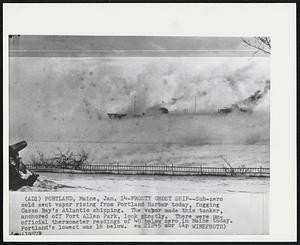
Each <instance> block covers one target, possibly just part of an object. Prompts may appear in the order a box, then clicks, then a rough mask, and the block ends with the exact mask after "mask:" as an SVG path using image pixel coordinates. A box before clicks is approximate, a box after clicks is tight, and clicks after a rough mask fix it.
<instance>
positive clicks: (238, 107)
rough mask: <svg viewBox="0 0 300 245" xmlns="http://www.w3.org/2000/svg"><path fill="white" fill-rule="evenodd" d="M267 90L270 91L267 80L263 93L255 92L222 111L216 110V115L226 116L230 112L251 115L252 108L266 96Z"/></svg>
mask: <svg viewBox="0 0 300 245" xmlns="http://www.w3.org/2000/svg"><path fill="white" fill-rule="evenodd" d="M269 89H270V81H269V80H267V81H266V85H265V87H264V90H263V91H261V90H257V91H256V92H255V93H254V94H253V95H251V96H249V97H248V98H246V99H244V100H241V101H239V102H237V103H235V104H232V105H231V106H230V107H224V108H222V109H218V113H219V114H228V113H232V112H242V113H252V111H253V108H254V107H255V106H256V105H257V104H259V102H260V101H261V100H262V98H263V97H264V96H265V95H266V93H267V92H268V90H269Z"/></svg>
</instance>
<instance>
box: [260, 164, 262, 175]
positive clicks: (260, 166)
mask: <svg viewBox="0 0 300 245" xmlns="http://www.w3.org/2000/svg"><path fill="white" fill-rule="evenodd" d="M259 170H260V176H262V167H261V166H260V167H259Z"/></svg>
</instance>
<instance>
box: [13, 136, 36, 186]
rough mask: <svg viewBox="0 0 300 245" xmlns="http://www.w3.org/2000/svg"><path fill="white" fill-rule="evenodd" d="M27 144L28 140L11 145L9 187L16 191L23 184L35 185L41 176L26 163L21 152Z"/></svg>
mask: <svg viewBox="0 0 300 245" xmlns="http://www.w3.org/2000/svg"><path fill="white" fill-rule="evenodd" d="M26 146H27V142H26V141H20V142H18V143H16V144H13V145H10V146H9V189H10V190H13V191H16V190H19V189H20V188H21V187H23V186H33V184H34V182H35V181H36V180H37V178H38V177H39V175H38V174H36V173H34V172H32V171H30V170H28V169H27V167H26V166H25V165H24V163H23V161H22V158H20V156H19V152H20V151H21V150H23V149H24V148H25V147H26Z"/></svg>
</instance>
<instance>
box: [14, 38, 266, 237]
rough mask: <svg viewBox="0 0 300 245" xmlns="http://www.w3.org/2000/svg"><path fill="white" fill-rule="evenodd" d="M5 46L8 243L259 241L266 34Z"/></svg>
mask: <svg viewBox="0 0 300 245" xmlns="http://www.w3.org/2000/svg"><path fill="white" fill-rule="evenodd" d="M9 45H10V46H9V52H10V53H9V54H10V57H9V61H10V63H9V70H10V74H9V75H10V80H9V91H10V111H9V116H10V125H9V126H10V135H9V136H10V145H9V189H10V205H11V206H10V221H11V223H10V232H11V233H12V234H15V235H42V234H53V235H55V234H61V233H65V234H70V233H71V234H73V233H74V232H75V233H77V234H110V233H114V234H115V233H116V232H119V233H121V234H122V233H124V234H174V233H178V234H211V233H213V234H268V210H269V209H268V193H269V180H270V157H269V147H270V144H269V140H270V133H269V132H270V99H269V92H270V87H271V81H270V55H271V38H270V37H242V38H236V37H234V38H231V37H218V38H216V37H158V36H134V37H130V36H122V37H121V36H30V35H11V36H9ZM47 192H51V194H48V193H47ZM53 192H54V193H53Z"/></svg>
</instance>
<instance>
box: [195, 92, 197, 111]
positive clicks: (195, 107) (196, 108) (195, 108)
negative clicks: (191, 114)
mask: <svg viewBox="0 0 300 245" xmlns="http://www.w3.org/2000/svg"><path fill="white" fill-rule="evenodd" d="M196 112H197V101H196V95H195V113H196Z"/></svg>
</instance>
